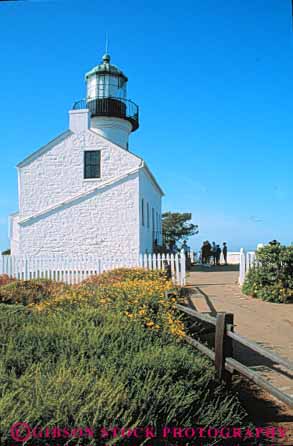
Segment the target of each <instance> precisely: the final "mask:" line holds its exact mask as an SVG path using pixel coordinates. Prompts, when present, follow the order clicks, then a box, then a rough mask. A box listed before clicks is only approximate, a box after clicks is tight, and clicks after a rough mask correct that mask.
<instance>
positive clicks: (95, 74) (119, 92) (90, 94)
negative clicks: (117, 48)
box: [85, 54, 128, 101]
mask: <svg viewBox="0 0 293 446" xmlns="http://www.w3.org/2000/svg"><path fill="white" fill-rule="evenodd" d="M110 60H111V59H110V56H109V54H105V55H104V56H103V62H102V63H101V64H100V65H98V66H96V67H95V68H93V69H92V70H91V71H90V72H88V73H87V74H86V76H85V78H86V82H87V100H88V101H91V100H93V99H103V98H120V99H126V95H127V91H126V85H127V81H128V79H127V77H126V76H125V75H124V74H123V72H122V71H120V70H119V69H118V68H117V67H115V66H114V65H111V64H110Z"/></svg>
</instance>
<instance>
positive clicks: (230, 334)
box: [168, 292, 293, 408]
mask: <svg viewBox="0 0 293 446" xmlns="http://www.w3.org/2000/svg"><path fill="white" fill-rule="evenodd" d="M168 294H174V292H170V293H168ZM177 308H178V310H180V311H182V312H183V313H185V314H187V315H188V316H190V317H191V318H192V319H195V320H197V321H200V322H203V323H205V324H210V325H212V326H214V327H215V328H214V332H215V344H214V349H212V348H209V347H208V346H207V345H205V344H204V343H203V341H201V340H197V339H194V338H193V337H191V336H187V337H186V341H187V342H188V343H189V344H191V345H192V346H193V347H195V348H196V349H197V350H199V351H200V352H202V353H203V354H205V355H206V356H208V357H209V358H210V359H211V360H212V361H213V362H214V364H215V370H216V376H217V377H218V379H220V380H223V381H225V382H226V383H227V384H228V385H229V384H230V383H231V381H232V376H233V374H234V373H235V372H237V373H239V374H240V375H242V376H245V377H246V378H248V379H249V380H251V381H253V382H254V383H256V384H257V385H258V386H259V387H262V388H263V389H265V390H266V391H267V392H269V393H270V394H271V395H273V396H274V397H275V398H277V399H279V400H280V401H282V402H283V403H285V404H286V405H288V406H289V407H291V408H293V398H292V397H291V396H290V395H287V394H285V393H284V392H282V390H280V389H278V388H277V387H275V386H273V385H272V384H271V383H270V382H269V381H268V380H265V379H264V378H262V377H261V376H260V375H259V374H258V373H257V372H255V371H254V370H251V369H250V368H249V367H247V366H246V365H245V364H242V363H241V362H239V361H238V360H236V359H235V358H234V357H233V355H234V352H233V341H235V342H238V343H239V344H241V345H243V346H245V347H248V348H249V349H250V350H252V351H253V352H255V353H258V354H260V355H261V356H263V357H264V358H267V359H269V360H271V361H272V362H274V363H275V364H279V365H282V366H283V367H285V368H286V369H288V370H290V371H293V362H291V361H288V360H287V359H284V358H281V357H280V356H279V355H277V354H275V353H273V352H270V351H268V350H267V349H265V348H263V347H261V346H259V345H258V344H256V343H255V342H253V341H250V340H248V339H246V338H245V337H243V336H240V335H239V334H237V333H234V329H233V328H234V327H233V325H234V318H233V314H230V313H218V314H217V316H216V317H212V316H210V315H208V314H202V313H198V312H197V311H195V310H193V309H192V308H190V307H187V306H185V305H180V304H177Z"/></svg>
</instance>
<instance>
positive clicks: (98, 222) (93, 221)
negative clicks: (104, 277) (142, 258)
mask: <svg viewBox="0 0 293 446" xmlns="http://www.w3.org/2000/svg"><path fill="white" fill-rule="evenodd" d="M138 178H139V174H138V172H137V173H134V174H132V175H130V176H128V177H126V178H124V179H122V180H120V181H118V182H116V183H113V184H110V185H109V186H106V187H105V188H103V189H102V190H98V191H96V192H95V193H93V194H90V195H87V196H84V197H81V198H79V199H77V200H76V201H75V202H71V203H70V204H67V205H64V206H62V207H61V208H58V209H55V210H52V211H50V212H48V213H47V214H46V215H42V216H40V217H37V218H35V219H32V220H29V221H28V222H27V223H23V224H22V225H21V229H20V247H21V250H20V252H19V254H21V255H23V254H26V255H29V256H52V255H57V256H58V255H62V256H63V255H65V256H67V255H68V256H75V255H96V256H100V257H102V258H105V259H112V258H114V259H119V258H129V257H130V258H134V257H135V256H137V255H138V252H139V234H138V230H137V228H138V224H139V222H138V219H139V215H138V214H139V211H138V182H139V179H138Z"/></svg>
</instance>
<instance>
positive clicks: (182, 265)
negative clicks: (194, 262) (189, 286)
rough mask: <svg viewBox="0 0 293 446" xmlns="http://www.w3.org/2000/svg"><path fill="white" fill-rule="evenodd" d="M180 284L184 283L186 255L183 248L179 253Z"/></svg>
mask: <svg viewBox="0 0 293 446" xmlns="http://www.w3.org/2000/svg"><path fill="white" fill-rule="evenodd" d="M180 285H181V286H184V285H186V255H185V251H184V249H182V250H181V253H180Z"/></svg>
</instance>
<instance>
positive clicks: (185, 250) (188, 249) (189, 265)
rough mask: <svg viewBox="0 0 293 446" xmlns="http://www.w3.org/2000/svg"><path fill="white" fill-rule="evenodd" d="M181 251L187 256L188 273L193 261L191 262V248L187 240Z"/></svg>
mask: <svg viewBox="0 0 293 446" xmlns="http://www.w3.org/2000/svg"><path fill="white" fill-rule="evenodd" d="M181 249H183V251H184V254H185V263H186V269H187V271H190V268H191V261H190V247H189V246H188V245H187V243H186V240H184V242H183V244H182V246H181Z"/></svg>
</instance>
